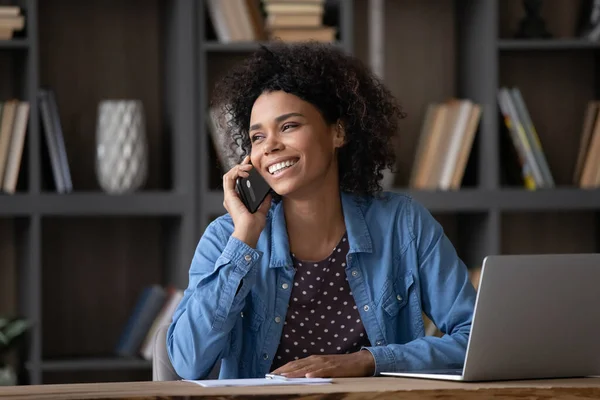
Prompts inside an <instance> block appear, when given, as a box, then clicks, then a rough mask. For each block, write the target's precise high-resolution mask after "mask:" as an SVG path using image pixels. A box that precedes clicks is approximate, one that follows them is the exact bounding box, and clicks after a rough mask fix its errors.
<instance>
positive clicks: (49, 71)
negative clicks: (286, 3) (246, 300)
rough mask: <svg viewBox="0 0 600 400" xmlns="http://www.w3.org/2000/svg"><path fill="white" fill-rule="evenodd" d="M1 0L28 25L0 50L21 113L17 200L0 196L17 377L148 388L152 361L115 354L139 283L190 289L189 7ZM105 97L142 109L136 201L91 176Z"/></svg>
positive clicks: (187, 0)
mask: <svg viewBox="0 0 600 400" xmlns="http://www.w3.org/2000/svg"><path fill="white" fill-rule="evenodd" d="M2 4H16V5H19V6H20V7H21V8H22V10H23V13H24V14H25V15H26V30H25V37H19V38H15V39H13V40H6V41H1V42H0V72H2V76H3V83H2V85H0V87H1V88H2V89H0V95H1V96H2V100H5V99H7V98H10V97H15V96H16V97H19V98H20V99H23V100H27V101H29V102H30V105H31V112H30V118H29V121H28V130H27V134H26V143H25V154H24V158H23V161H22V164H21V170H22V171H21V175H20V177H19V182H18V186H17V192H16V193H15V194H14V195H8V194H2V195H1V196H0V237H1V238H2V251H1V252H0V254H1V255H0V265H1V266H2V267H1V268H0V281H2V282H3V285H2V287H3V288H4V287H5V286H6V287H7V288H9V289H10V290H7V292H3V295H2V297H1V298H0V304H1V305H2V306H1V307H2V312H5V313H20V314H24V315H26V316H27V317H28V318H30V319H31V320H32V321H33V322H34V324H35V327H34V329H33V331H32V334H31V341H30V345H29V346H28V348H27V349H25V354H23V355H22V356H23V358H24V360H23V361H24V363H25V368H26V369H25V373H24V374H22V381H21V382H22V383H32V384H36V383H61V382H88V381H113V380H146V379H151V363H150V362H148V361H146V360H143V359H141V358H139V359H137V358H134V359H127V358H122V357H116V356H114V352H113V351H114V348H115V346H116V344H117V340H118V338H119V335H120V334H121V331H122V329H123V327H124V325H125V323H126V321H127V319H128V317H129V315H130V312H131V310H132V308H133V306H134V304H135V302H136V300H137V297H138V295H139V294H140V292H141V290H142V289H143V288H144V287H145V286H146V285H150V284H154V283H158V284H160V285H163V286H166V285H168V284H175V285H177V286H179V287H184V286H185V285H186V283H187V269H188V266H189V260H190V258H191V255H192V253H193V250H194V248H195V245H196V243H197V238H196V237H195V234H194V230H195V220H196V208H195V202H194V201H195V196H196V192H195V190H194V188H195V186H194V185H195V179H194V178H195V171H194V169H193V168H192V167H191V166H192V165H193V164H194V160H195V153H194V143H195V137H194V136H195V119H194V118H195V94H194V92H193V91H192V90H191V89H190V84H189V82H192V81H194V80H195V70H194V67H195V59H194V53H195V47H194V45H195V40H194V36H193V34H194V31H193V29H194V21H195V17H194V10H195V5H194V1H193V0H177V1H166V0H153V1H145V0H128V1H125V2H122V1H115V0H111V1H104V0H102V1H97V0H94V1H89V2H73V1H68V0H58V1H53V2H38V1H36V0H23V1H16V2H6V1H4V2H2ZM42 87H50V88H52V89H53V90H54V92H55V94H56V98H57V103H58V108H59V113H60V117H61V123H62V126H63V135H64V138H65V145H66V150H67V156H68V158H69V166H70V170H71V175H72V179H73V186H74V191H73V192H72V193H68V194H58V193H56V191H55V190H54V185H53V181H52V174H51V173H50V166H49V165H48V164H47V163H46V162H45V161H44V157H43V153H44V152H45V151H47V150H46V148H45V144H44V140H43V133H42V125H41V122H40V120H39V114H38V106H37V103H36V95H37V92H38V90H39V89H40V88H42ZM107 98H135V99H141V100H142V101H143V103H144V106H145V117H146V127H147V136H148V143H149V159H150V163H149V174H148V180H147V183H146V185H145V186H144V187H143V188H142V189H140V190H139V191H136V192H134V193H130V194H124V195H109V194H106V193H104V192H103V191H102V190H101V189H100V187H99V185H98V183H97V179H96V176H95V171H94V160H95V159H94V157H95V147H94V146H95V123H96V110H97V104H98V102H99V101H100V100H103V99H107ZM4 250H6V251H4ZM5 282H10V284H8V283H6V284H5Z"/></svg>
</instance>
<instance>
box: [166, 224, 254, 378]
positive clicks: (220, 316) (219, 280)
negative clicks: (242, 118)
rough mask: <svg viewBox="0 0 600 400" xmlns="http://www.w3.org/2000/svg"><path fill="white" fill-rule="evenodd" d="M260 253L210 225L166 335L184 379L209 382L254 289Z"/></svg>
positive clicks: (219, 227) (171, 356)
mask: <svg viewBox="0 0 600 400" xmlns="http://www.w3.org/2000/svg"><path fill="white" fill-rule="evenodd" d="M260 257H261V253H260V252H259V251H256V250H255V249H252V248H251V247H249V246H248V245H246V244H245V243H244V242H242V241H240V240H238V239H236V238H234V237H230V236H229V235H226V234H225V232H224V230H223V228H222V227H221V226H220V224H219V221H214V222H213V223H211V224H210V225H209V226H208V228H207V229H206V232H205V233H204V235H203V236H202V238H201V239H200V242H199V243H198V246H197V248H196V252H195V254H194V257H193V260H192V263H191V267H190V272H189V285H188V288H187V289H186V291H185V293H184V296H183V299H182V300H181V303H180V304H179V306H178V307H177V309H176V310H175V313H174V315H173V321H172V323H171V325H170V326H169V330H168V333H167V350H168V353H169V358H170V359H171V363H172V364H173V368H174V369H175V371H176V372H177V374H179V376H181V377H182V378H184V379H202V378H204V377H206V376H207V375H208V374H209V373H210V371H211V369H212V368H213V366H214V365H215V363H216V362H217V361H218V360H219V359H221V358H222V357H224V356H226V355H227V353H226V352H227V351H228V349H229V346H228V345H227V344H228V340H229V335H230V332H231V330H232V328H233V326H234V324H235V322H236V319H237V318H238V317H239V316H240V313H241V311H242V309H243V308H244V304H245V299H246V296H247V295H248V293H249V292H250V288H251V287H252V286H253V285H254V281H255V278H256V268H255V266H256V265H257V264H258V261H259V259H260Z"/></svg>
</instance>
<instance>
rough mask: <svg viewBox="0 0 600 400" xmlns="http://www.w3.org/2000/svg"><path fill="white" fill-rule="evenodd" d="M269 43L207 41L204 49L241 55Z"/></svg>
mask: <svg viewBox="0 0 600 400" xmlns="http://www.w3.org/2000/svg"><path fill="white" fill-rule="evenodd" d="M269 43H270V42H269V41H263V42H241V41H238V42H218V41H216V40H206V41H204V42H203V43H202V48H203V49H204V50H205V51H207V52H213V53H219V52H221V53H241V52H252V51H255V50H258V48H259V47H260V45H261V44H265V45H268V44H269ZM334 45H335V46H341V44H340V43H338V42H334Z"/></svg>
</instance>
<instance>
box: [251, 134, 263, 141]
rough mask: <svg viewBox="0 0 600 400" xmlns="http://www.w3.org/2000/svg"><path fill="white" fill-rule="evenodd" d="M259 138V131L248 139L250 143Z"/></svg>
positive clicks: (260, 136)
mask: <svg viewBox="0 0 600 400" xmlns="http://www.w3.org/2000/svg"><path fill="white" fill-rule="evenodd" d="M261 138H262V135H261V134H259V133H257V134H256V135H253V136H252V138H250V141H251V142H252V143H254V142H256V141H257V140H258V139H261Z"/></svg>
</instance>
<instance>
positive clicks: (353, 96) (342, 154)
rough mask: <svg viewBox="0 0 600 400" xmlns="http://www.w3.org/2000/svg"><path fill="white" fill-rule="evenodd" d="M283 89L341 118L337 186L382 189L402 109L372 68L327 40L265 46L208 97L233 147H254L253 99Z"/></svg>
mask: <svg viewBox="0 0 600 400" xmlns="http://www.w3.org/2000/svg"><path fill="white" fill-rule="evenodd" d="M278 90H281V91H285V92H287V93H291V94H293V95H295V96H298V97H299V98H301V99H302V100H304V101H307V102H309V103H311V104H312V105H313V106H315V107H316V108H317V109H318V110H319V111H320V113H321V115H322V116H323V118H324V119H325V121H326V122H327V123H328V124H334V123H336V122H337V121H338V120H339V121H340V122H341V124H342V126H343V127H344V130H345V138H346V139H345V143H344V146H342V148H340V149H339V152H338V170H339V182H340V190H342V191H346V192H351V193H354V194H359V195H373V194H376V193H378V192H380V191H381V190H382V187H381V184H380V181H381V179H382V178H383V174H382V171H383V170H384V169H386V168H390V169H391V170H394V168H395V162H396V158H395V152H394V148H393V144H392V142H393V139H394V136H395V135H396V132H397V129H398V124H399V120H400V119H402V118H404V112H403V111H402V108H401V106H400V105H399V104H398V102H397V100H396V99H395V98H394V96H393V95H392V94H391V92H390V91H389V90H388V89H387V88H386V87H385V86H384V85H383V83H382V82H381V81H380V80H379V79H378V78H377V77H376V76H374V74H372V72H371V71H370V69H369V68H368V67H366V66H365V65H364V64H363V63H362V62H361V61H360V60H359V59H358V58H356V57H353V56H351V55H349V54H347V53H345V52H344V51H343V50H341V49H339V48H337V47H336V46H334V45H332V44H328V43H322V42H316V41H307V42H297V43H283V42H279V41H276V42H271V43H270V44H268V45H267V46H264V45H263V46H261V47H260V49H259V50H257V51H256V52H255V53H254V54H252V55H251V56H250V57H248V58H247V59H245V60H244V61H243V62H242V63H241V64H239V65H237V66H236V67H234V68H233V69H232V70H231V71H229V73H228V74H226V76H225V77H223V78H222V79H221V80H220V81H219V82H217V84H216V86H215V88H214V92H213V93H214V95H213V97H212V99H211V108H212V109H213V110H216V111H215V114H214V116H213V118H216V122H217V123H218V125H219V126H220V127H221V128H222V129H223V130H224V132H225V134H226V135H227V138H228V139H227V140H228V141H229V143H230V146H229V147H230V150H232V153H234V154H235V152H236V150H240V149H238V147H239V146H241V148H242V149H241V150H242V152H243V154H249V153H250V148H251V142H250V138H249V136H248V129H249V124H250V114H251V111H252V107H253V104H254V102H255V100H256V99H257V98H258V97H259V96H260V95H261V94H262V93H264V92H270V91H278ZM223 122H225V123H223ZM238 154H239V153H238ZM240 161H241V160H240Z"/></svg>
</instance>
